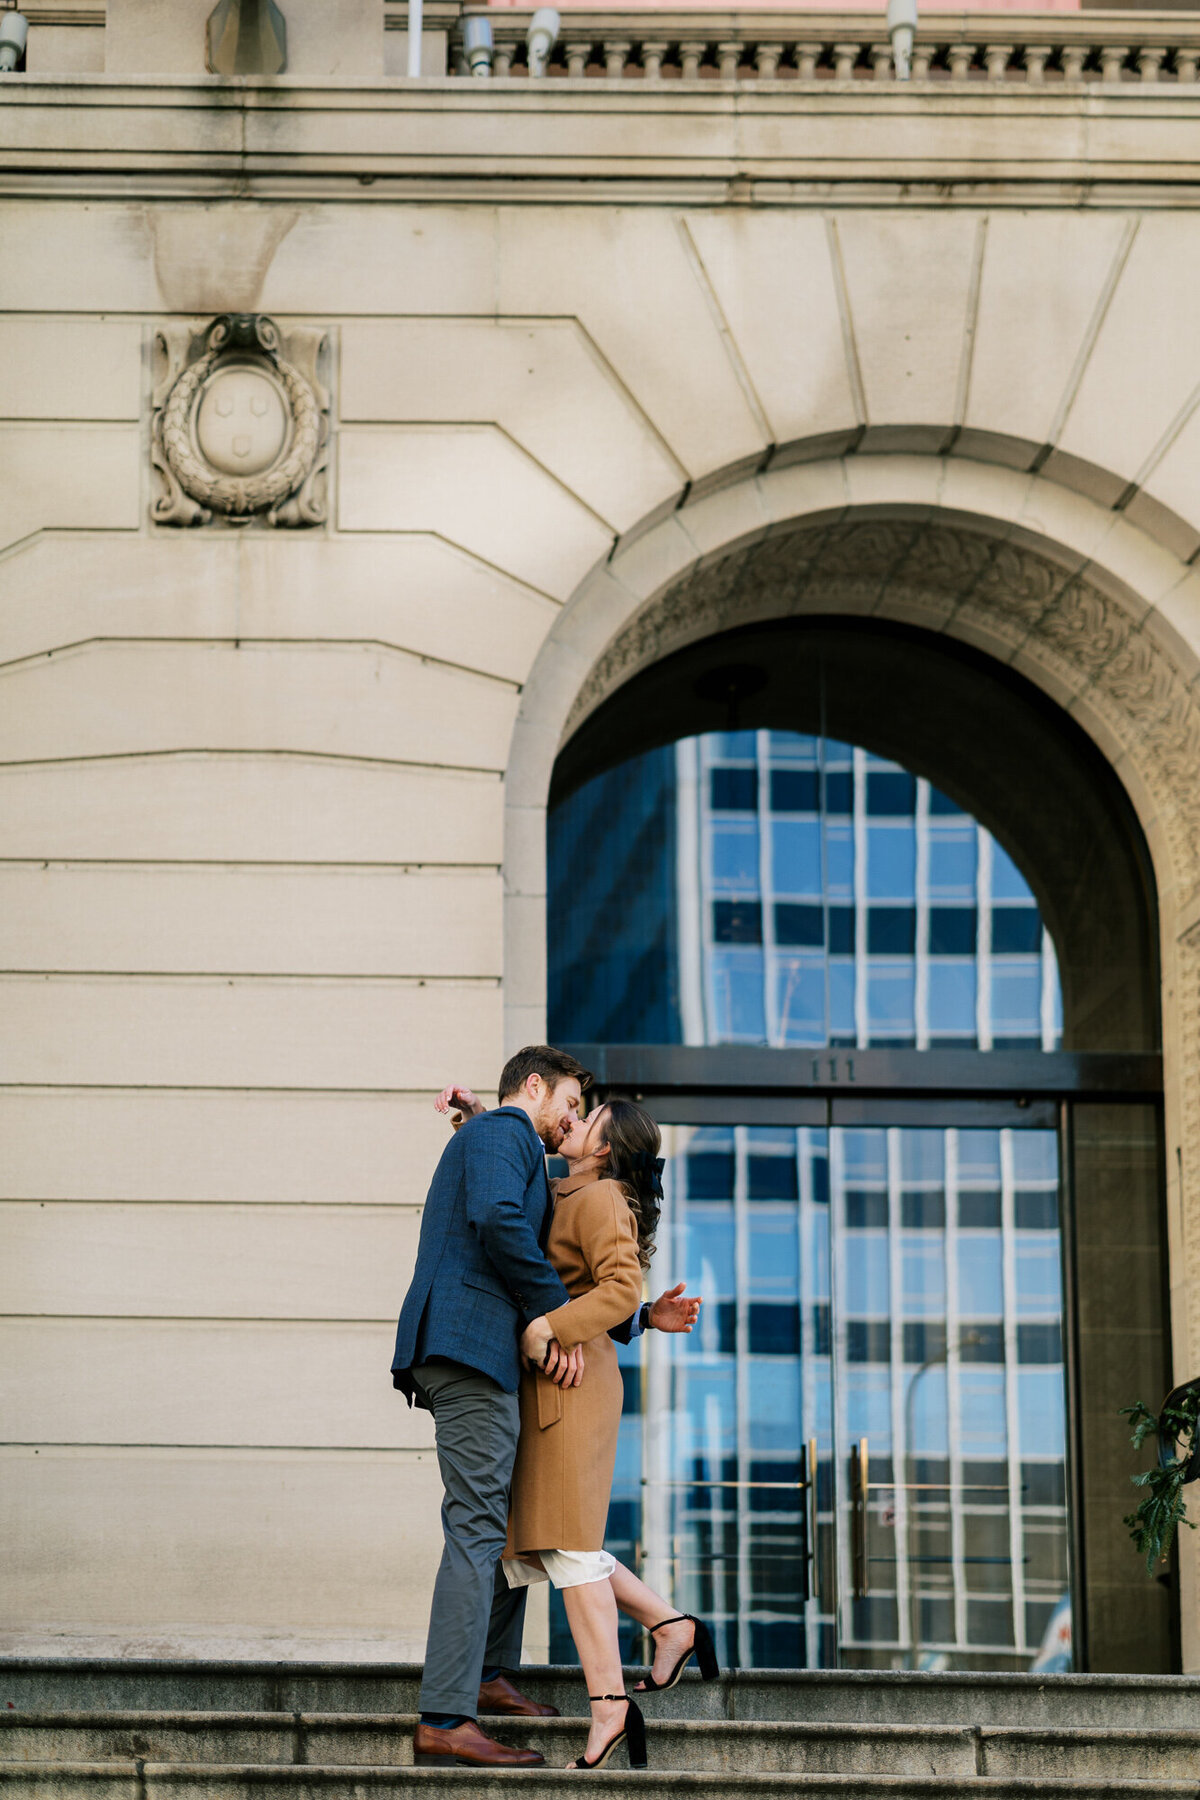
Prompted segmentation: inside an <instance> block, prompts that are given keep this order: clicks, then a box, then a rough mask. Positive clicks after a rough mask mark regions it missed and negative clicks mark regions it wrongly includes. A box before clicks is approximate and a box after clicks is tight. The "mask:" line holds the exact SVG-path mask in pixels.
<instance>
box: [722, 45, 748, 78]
mask: <svg viewBox="0 0 1200 1800" xmlns="http://www.w3.org/2000/svg"><path fill="white" fill-rule="evenodd" d="M741 60H742V45H741V44H733V43H726V44H718V45H717V69H718V71H719V73H720V76H721V80H722V81H736V80H737V72H738V64H739V63H740V62H741Z"/></svg>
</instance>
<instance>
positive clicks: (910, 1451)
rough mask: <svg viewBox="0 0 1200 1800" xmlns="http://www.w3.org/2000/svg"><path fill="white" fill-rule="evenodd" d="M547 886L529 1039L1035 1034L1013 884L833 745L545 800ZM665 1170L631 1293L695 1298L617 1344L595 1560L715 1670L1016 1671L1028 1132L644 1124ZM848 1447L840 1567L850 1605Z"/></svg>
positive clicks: (1047, 1309)
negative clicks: (867, 1577) (816, 1553)
mask: <svg viewBox="0 0 1200 1800" xmlns="http://www.w3.org/2000/svg"><path fill="white" fill-rule="evenodd" d="M550 896H551V898H550V917H549V941H550V944H551V984H550V997H551V1010H550V1028H551V1035H552V1037H555V1038H557V1039H559V1040H560V1041H565V1042H576V1043H595V1042H609V1043H621V1042H626V1043H629V1042H642V1043H671V1042H676V1043H677V1042H680V1041H683V1042H685V1043H691V1044H697V1045H705V1044H707V1045H720V1044H729V1043H753V1044H769V1045H773V1046H777V1047H802V1046H811V1047H818V1046H826V1045H830V1046H855V1047H860V1048H865V1047H868V1046H889V1045H890V1046H894V1047H896V1048H911V1049H915V1050H918V1051H919V1050H925V1049H941V1048H955V1047H957V1048H961V1049H964V1050H976V1049H983V1050H988V1049H1002V1048H1018V1047H1020V1048H1028V1049H1043V1050H1051V1049H1054V1048H1056V1047H1057V1045H1058V1043H1059V1041H1060V1037H1061V1003H1060V998H1059V985H1058V975H1057V964H1056V960H1055V956H1054V951H1053V948H1052V946H1051V943H1050V940H1049V937H1048V934H1047V933H1046V931H1045V930H1044V928H1043V925H1042V921H1041V917H1040V913H1039V911H1038V907H1037V904H1036V901H1035V899H1034V896H1033V894H1032V893H1031V891H1030V889H1029V887H1028V885H1027V883H1026V882H1025V880H1024V878H1023V877H1022V875H1021V874H1020V872H1019V871H1018V870H1017V869H1016V867H1015V866H1014V865H1013V863H1012V862H1011V861H1010V859H1009V858H1008V857H1007V856H1006V855H1005V853H1004V851H1003V849H1002V848H1001V847H1000V845H999V844H997V843H996V842H995V840H994V839H993V838H992V837H991V836H990V834H989V833H988V832H987V831H986V830H985V829H984V828H983V827H982V826H981V825H979V824H978V823H977V821H975V820H974V819H972V818H971V817H970V816H969V815H968V814H966V813H964V812H963V811H961V810H960V809H959V808H958V807H957V806H956V805H955V804H954V803H953V802H952V801H950V800H949V799H948V798H947V797H946V796H945V795H943V794H941V793H940V792H938V791H937V790H936V789H934V788H932V787H931V786H930V785H929V784H928V783H927V782H925V781H923V780H921V779H919V778H917V777H914V776H913V775H912V774H910V773H909V772H908V771H906V770H905V769H903V768H902V767H901V766H900V765H898V764H896V763H893V762H889V761H886V760H884V759H882V758H880V757H878V756H875V755H873V754H872V753H870V752H868V751H866V750H863V749H861V748H857V747H853V746H850V745H846V744H839V743H834V742H832V741H830V740H822V739H819V738H814V737H807V736H803V735H800V734H798V733H794V732H775V731H753V732H751V731H747V732H736V733H712V734H708V735H706V736H703V737H697V738H690V739H685V740H683V741H681V742H680V743H677V744H675V745H673V746H671V747H669V748H667V749H664V750H659V751H655V752H652V753H651V754H650V755H649V756H645V757H639V758H636V759H633V760H631V761H630V762H629V763H627V764H624V765H622V766H621V767H619V768H617V769H615V770H612V771H610V772H608V773H606V774H603V775H601V776H599V777H597V778H596V779H595V780H594V781H592V782H590V783H588V784H586V785H585V786H584V787H583V788H581V789H580V790H578V791H577V792H576V793H575V794H574V795H572V796H571V797H569V798H568V799H567V800H566V801H564V802H562V803H561V804H560V805H559V806H558V807H556V809H555V811H554V813H553V815H552V821H551V850H550ZM731 1104H732V1105H734V1106H735V1107H736V1102H733V1103H731ZM1029 1123H1030V1126H1031V1127H1032V1126H1033V1123H1034V1122H1033V1121H1032V1119H1031V1120H1030V1122H1029ZM664 1152H665V1154H666V1156H667V1171H666V1181H665V1186H666V1204H665V1207H664V1215H663V1222H662V1229H661V1230H660V1234H659V1243H660V1255H659V1261H658V1271H660V1272H661V1275H662V1277H663V1278H665V1279H669V1280H672V1281H674V1280H677V1279H679V1278H680V1277H681V1276H685V1275H686V1278H687V1280H688V1282H689V1286H690V1287H691V1288H692V1290H693V1291H697V1292H702V1293H703V1294H704V1295H705V1298H706V1305H705V1311H704V1312H703V1314H702V1316H701V1326H700V1329H699V1330H698V1331H697V1332H696V1333H695V1334H693V1336H692V1337H691V1338H689V1339H686V1340H679V1341H666V1340H659V1341H652V1342H651V1344H650V1345H649V1346H648V1349H649V1352H650V1354H649V1360H648V1362H647V1363H646V1364H644V1365H643V1364H642V1361H641V1358H642V1352H641V1351H640V1350H638V1349H637V1348H633V1349H630V1350H623V1351H622V1352H621V1361H622V1364H623V1366H624V1374H625V1382H626V1407H625V1417H624V1419H623V1421H622V1431H621V1441H620V1448H619V1452H618V1461H617V1472H616V1484H615V1487H614V1498H613V1507H612V1512H611V1515H610V1521H609V1541H610V1547H611V1548H612V1549H613V1550H614V1551H615V1552H616V1553H617V1554H618V1555H621V1556H623V1557H625V1558H626V1559H633V1560H638V1559H639V1558H640V1559H642V1560H643V1562H644V1565H645V1567H646V1572H647V1576H648V1578H649V1579H651V1580H652V1581H654V1582H655V1583H657V1584H658V1585H660V1586H663V1587H665V1588H667V1589H668V1591H671V1592H673V1594H674V1597H675V1600H676V1603H677V1604H679V1605H681V1606H683V1607H685V1608H686V1609H688V1610H691V1611H701V1612H703V1613H705V1614H707V1615H709V1616H710V1617H711V1618H712V1621H713V1624H714V1626H715V1628H716V1631H717V1636H718V1645H719V1649H720V1653H721V1656H722V1658H723V1659H724V1660H728V1661H730V1662H738V1663H742V1664H751V1665H753V1664H760V1665H770V1664H785V1665H786V1664H807V1665H809V1666H814V1665H818V1664H826V1663H829V1662H830V1661H831V1660H833V1659H834V1658H835V1657H836V1656H839V1655H840V1656H841V1658H842V1659H843V1660H850V1661H851V1662H858V1663H861V1664H863V1665H864V1666H876V1665H878V1664H880V1663H882V1664H883V1666H889V1665H890V1663H891V1662H893V1661H894V1660H895V1659H896V1657H897V1656H900V1657H903V1656H906V1655H907V1656H909V1657H913V1656H916V1655H918V1654H919V1655H924V1656H933V1657H939V1658H940V1657H945V1658H946V1659H947V1660H948V1661H949V1663H950V1665H951V1666H957V1667H964V1666H965V1667H982V1668H1005V1667H1015V1668H1021V1667H1027V1666H1028V1664H1029V1661H1030V1659H1031V1657H1032V1656H1033V1654H1034V1653H1035V1651H1036V1649H1037V1647H1038V1645H1039V1643H1040V1642H1041V1639H1042V1635H1043V1633H1044V1631H1045V1629H1046V1624H1047V1620H1048V1619H1049V1618H1050V1616H1051V1614H1052V1612H1053V1611H1054V1608H1055V1606H1056V1605H1057V1604H1058V1603H1059V1602H1060V1600H1061V1598H1062V1596H1063V1594H1064V1592H1065V1590H1066V1585H1067V1575H1066V1487H1065V1388H1064V1370H1063V1352H1062V1332H1061V1312H1062V1295H1061V1276H1060V1255H1061V1245H1060V1235H1059V1228H1058V1145H1057V1138H1056V1134H1055V1131H1054V1130H1053V1129H1047V1128H1046V1127H1045V1124H1044V1123H1043V1125H1042V1127H1041V1128H1030V1129H1014V1128H1011V1127H1003V1128H1000V1127H996V1128H991V1127H989V1128H982V1126H981V1127H980V1128H978V1129H974V1128H970V1129H968V1128H965V1127H962V1126H951V1125H946V1126H942V1125H940V1124H938V1123H937V1122H936V1121H931V1124H930V1127H929V1128H925V1127H923V1126H922V1127H914V1126H908V1125H905V1126H895V1125H893V1126H890V1127H889V1126H874V1125H872V1124H871V1123H870V1122H869V1121H868V1122H867V1123H865V1124H864V1125H863V1126H861V1127H853V1128H852V1127H847V1126H837V1125H835V1126H832V1127H824V1126H820V1127H818V1126H803V1127H799V1128H792V1127H776V1126H767V1125H761V1124H760V1125H748V1124H746V1123H743V1122H740V1121H739V1120H738V1119H737V1118H736V1117H734V1116H733V1114H731V1115H730V1116H729V1119H728V1122H727V1123H721V1124H716V1123H714V1124H710V1125H705V1126H668V1127H667V1128H666V1131H665V1134H664ZM863 1438H866V1439H867V1440H868V1441H869V1445H870V1457H871V1482H872V1487H871V1490H870V1495H869V1500H868V1503H867V1509H866V1510H867V1512H868V1514H869V1519H868V1524H867V1546H868V1555H869V1558H870V1566H871V1575H872V1579H871V1583H870V1592H869V1593H864V1594H861V1595H859V1596H857V1597H855V1598H852V1599H851V1598H850V1596H851V1595H852V1593H853V1588H854V1575H853V1570H852V1567H851V1560H852V1559H851V1554H850V1549H849V1546H850V1544H851V1542H852V1539H853V1535H854V1529H856V1527H854V1526H853V1525H852V1522H851V1515H852V1513H853V1508H854V1504H855V1501H854V1496H853V1493H852V1491H851V1489H852V1481H851V1473H850V1470H851V1465H850V1463H849V1461H848V1460H847V1447H848V1446H849V1445H851V1444H857V1443H858V1442H859V1440H861V1439H863ZM814 1440H815V1442H816V1445H817V1450H818V1461H819V1465H820V1479H819V1481H818V1484H817V1496H816V1497H817V1500H818V1512H819V1516H820V1526H819V1537H820V1544H821V1548H822V1555H821V1558H820V1559H819V1560H820V1562H821V1578H820V1581H819V1582H818V1583H816V1591H814V1592H810V1593H808V1596H807V1597H806V1589H807V1586H808V1581H809V1576H810V1575H812V1574H814V1573H815V1571H813V1570H811V1569H809V1567H808V1564H807V1556H806V1550H807V1537H806V1533H807V1530H808V1525H809V1522H810V1517H809V1512H808V1501H807V1499H806V1497H805V1491H804V1490H803V1489H802V1488H801V1486H800V1483H801V1481H802V1479H803V1474H804V1471H805V1470H806V1468H807V1467H808V1466H809V1465H808V1464H807V1462H806V1458H807V1456H808V1452H809V1446H810V1443H812V1442H813V1441H814Z"/></svg>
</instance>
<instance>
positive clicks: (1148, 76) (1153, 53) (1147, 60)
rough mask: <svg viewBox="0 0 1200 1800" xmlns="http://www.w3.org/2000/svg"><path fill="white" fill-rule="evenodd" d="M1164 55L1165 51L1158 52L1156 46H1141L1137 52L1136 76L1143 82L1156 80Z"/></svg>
mask: <svg viewBox="0 0 1200 1800" xmlns="http://www.w3.org/2000/svg"><path fill="white" fill-rule="evenodd" d="M1166 54H1167V53H1166V51H1165V50H1160V49H1159V48H1158V46H1157V45H1156V44H1145V45H1143V47H1142V48H1141V49H1140V50H1139V51H1138V57H1137V66H1138V74H1139V75H1140V76H1141V78H1142V80H1143V81H1157V80H1158V72H1159V70H1160V69H1161V68H1162V61H1163V57H1164V56H1165V55H1166Z"/></svg>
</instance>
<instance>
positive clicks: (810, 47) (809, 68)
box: [794, 44, 821, 81]
mask: <svg viewBox="0 0 1200 1800" xmlns="http://www.w3.org/2000/svg"><path fill="white" fill-rule="evenodd" d="M820 54H821V45H820V44H797V45H796V48H795V51H794V55H795V58H796V73H797V75H798V76H799V77H800V79H801V81H815V80H816V75H817V59H818V57H819V56H820Z"/></svg>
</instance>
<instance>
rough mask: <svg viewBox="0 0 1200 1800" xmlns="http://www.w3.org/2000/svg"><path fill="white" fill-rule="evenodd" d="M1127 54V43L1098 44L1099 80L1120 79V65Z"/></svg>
mask: <svg viewBox="0 0 1200 1800" xmlns="http://www.w3.org/2000/svg"><path fill="white" fill-rule="evenodd" d="M1128 55H1129V45H1128V44H1101V46H1100V79H1101V81H1120V79H1121V65H1122V64H1123V63H1124V61H1125V58H1126V57H1127V56H1128Z"/></svg>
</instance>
